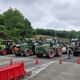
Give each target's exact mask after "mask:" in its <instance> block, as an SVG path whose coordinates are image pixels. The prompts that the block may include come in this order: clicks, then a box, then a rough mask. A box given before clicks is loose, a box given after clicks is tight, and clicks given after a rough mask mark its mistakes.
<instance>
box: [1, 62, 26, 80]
mask: <svg viewBox="0 0 80 80" xmlns="http://www.w3.org/2000/svg"><path fill="white" fill-rule="evenodd" d="M24 74H25V71H24V63H22V62H21V63H15V64H13V65H9V66H5V67H2V68H0V80H12V79H13V80H15V79H16V78H18V77H22V76H24Z"/></svg>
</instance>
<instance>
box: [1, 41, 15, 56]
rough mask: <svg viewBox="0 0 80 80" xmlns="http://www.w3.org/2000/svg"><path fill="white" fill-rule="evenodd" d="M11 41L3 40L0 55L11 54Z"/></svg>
mask: <svg viewBox="0 0 80 80" xmlns="http://www.w3.org/2000/svg"><path fill="white" fill-rule="evenodd" d="M13 42H14V41H13V40H3V41H2V42H1V45H0V54H2V55H6V54H12V51H11V50H12V48H11V47H12V44H13Z"/></svg>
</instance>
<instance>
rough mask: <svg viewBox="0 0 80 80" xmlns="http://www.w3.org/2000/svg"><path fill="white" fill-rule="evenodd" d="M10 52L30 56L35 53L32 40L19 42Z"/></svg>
mask: <svg viewBox="0 0 80 80" xmlns="http://www.w3.org/2000/svg"><path fill="white" fill-rule="evenodd" d="M12 52H13V53H14V54H15V55H16V56H30V55H34V54H35V45H34V44H33V43H32V41H28V42H25V43H21V44H16V45H15V46H14V47H13V49H12Z"/></svg>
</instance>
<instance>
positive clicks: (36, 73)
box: [0, 55, 80, 80]
mask: <svg viewBox="0 0 80 80" xmlns="http://www.w3.org/2000/svg"><path fill="white" fill-rule="evenodd" d="M11 58H12V60H13V62H14V63H15V62H17V61H22V60H23V62H24V65H25V71H26V75H25V77H24V78H23V79H21V80H28V79H29V80H78V78H79V74H80V68H79V67H80V66H79V64H77V63H76V60H77V58H76V57H73V56H72V58H71V59H67V55H63V56H62V57H61V59H62V64H61V65H60V64H59V59H60V57H54V58H52V59H48V58H38V61H39V64H36V56H29V57H16V56H15V55H6V56H0V66H5V65H9V64H10V59H11ZM75 72H76V73H75ZM60 73H61V74H60ZM78 73H79V74H78ZM51 74H52V75H51ZM43 75H44V76H46V77H43ZM47 75H48V76H47ZM69 75H70V76H71V77H70V76H69ZM73 75H74V76H76V77H75V78H74V77H73ZM64 76H65V77H64ZM68 76H69V77H68ZM64 78H65V79H64ZM79 79H80V78H79Z"/></svg>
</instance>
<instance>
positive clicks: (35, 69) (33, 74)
mask: <svg viewBox="0 0 80 80" xmlns="http://www.w3.org/2000/svg"><path fill="white" fill-rule="evenodd" d="M64 58H67V57H63V58H62V59H64ZM58 60H60V59H57V60H55V61H50V62H49V63H46V64H43V65H39V66H37V67H33V68H29V69H25V71H26V72H29V71H32V75H31V76H30V77H28V78H27V80H28V79H30V78H32V77H34V76H36V75H37V74H38V73H40V72H41V71H43V70H44V69H45V68H47V67H48V66H49V65H51V64H52V63H55V62H57V61H58ZM39 67H40V68H39Z"/></svg>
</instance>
